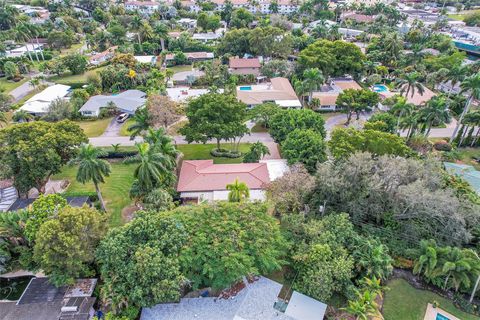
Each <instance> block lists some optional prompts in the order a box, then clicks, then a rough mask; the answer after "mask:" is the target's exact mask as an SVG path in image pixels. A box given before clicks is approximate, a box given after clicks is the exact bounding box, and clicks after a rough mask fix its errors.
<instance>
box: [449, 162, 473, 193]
mask: <svg viewBox="0 0 480 320" xmlns="http://www.w3.org/2000/svg"><path fill="white" fill-rule="evenodd" d="M443 165H444V166H445V170H447V172H448V173H450V174H453V175H456V176H459V177H461V178H462V179H463V180H465V181H466V182H467V183H468V184H469V185H470V186H471V187H472V188H473V190H475V191H476V192H477V193H478V194H479V195H480V171H478V170H476V169H475V168H474V167H473V166H469V165H465V164H459V163H452V162H444V163H443Z"/></svg>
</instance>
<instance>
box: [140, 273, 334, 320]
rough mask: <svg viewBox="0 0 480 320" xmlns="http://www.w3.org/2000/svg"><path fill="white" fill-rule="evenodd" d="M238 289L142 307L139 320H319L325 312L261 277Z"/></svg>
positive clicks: (313, 302)
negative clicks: (227, 293) (227, 294)
mask: <svg viewBox="0 0 480 320" xmlns="http://www.w3.org/2000/svg"><path fill="white" fill-rule="evenodd" d="M236 287H237V286H236ZM238 287H240V288H242V289H241V290H240V291H239V292H238V293H237V294H236V295H235V296H234V297H231V298H228V299H226V298H220V297H199V298H183V299H181V300H180V302H179V303H164V304H158V305H156V306H153V307H151V308H143V309H142V314H141V316H140V320H163V319H168V320H323V318H324V316H325V312H326V310H327V305H326V304H324V303H322V302H320V301H317V300H315V299H312V298H310V297H308V296H306V295H303V294H301V293H299V292H297V291H293V293H292V295H291V296H290V297H285V296H284V293H283V292H287V290H284V291H282V287H283V286H282V285H281V284H280V283H278V282H275V281H273V280H270V279H268V278H265V277H262V276H260V277H255V278H250V279H249V280H244V281H243V283H241V282H240V283H239V285H238ZM281 295H282V296H281Z"/></svg>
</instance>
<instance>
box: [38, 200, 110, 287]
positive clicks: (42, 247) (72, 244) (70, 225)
mask: <svg viewBox="0 0 480 320" xmlns="http://www.w3.org/2000/svg"><path fill="white" fill-rule="evenodd" d="M106 225H107V216H105V215H102V214H101V213H99V212H98V211H96V210H95V209H91V208H86V207H83V208H70V207H65V208H63V209H61V210H60V211H59V212H58V215H57V216H55V217H54V218H52V219H50V220H48V221H46V222H45V223H44V224H42V226H41V227H40V229H39V230H38V234H37V237H36V241H35V247H34V259H35V261H36V262H37V263H38V265H39V266H40V268H41V269H42V270H43V271H44V272H45V274H46V275H48V276H49V279H50V281H51V282H52V283H53V284H54V285H56V286H62V285H65V284H72V283H74V282H75V280H76V279H77V278H79V277H85V276H90V275H91V274H92V272H93V270H92V269H91V264H92V263H93V261H94V257H95V248H96V247H97V245H98V243H99V241H100V239H101V237H102V235H103V233H104V230H105V226H106ZM86 230H87V232H86Z"/></svg>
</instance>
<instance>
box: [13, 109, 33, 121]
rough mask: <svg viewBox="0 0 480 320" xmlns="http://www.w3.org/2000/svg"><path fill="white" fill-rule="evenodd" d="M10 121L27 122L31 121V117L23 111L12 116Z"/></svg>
mask: <svg viewBox="0 0 480 320" xmlns="http://www.w3.org/2000/svg"><path fill="white" fill-rule="evenodd" d="M12 120H13V121H15V122H28V121H30V120H33V116H32V115H31V114H30V113H28V112H26V111H25V110H18V111H17V112H15V113H14V114H13V116H12Z"/></svg>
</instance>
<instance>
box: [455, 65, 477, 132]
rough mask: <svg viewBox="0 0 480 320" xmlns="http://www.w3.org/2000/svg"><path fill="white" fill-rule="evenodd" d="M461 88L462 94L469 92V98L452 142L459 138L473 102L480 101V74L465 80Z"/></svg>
mask: <svg viewBox="0 0 480 320" xmlns="http://www.w3.org/2000/svg"><path fill="white" fill-rule="evenodd" d="M460 87H461V88H462V93H466V92H469V96H468V99H467V102H466V104H465V107H464V108H463V111H462V113H461V114H460V118H459V119H458V121H457V125H456V126H455V130H453V133H452V136H451V138H450V141H453V139H455V137H456V136H457V132H458V128H460V125H461V123H462V121H463V118H464V117H465V115H466V114H467V112H468V110H469V109H470V106H471V104H472V102H473V100H474V99H480V73H477V74H474V75H472V76H470V77H468V78H466V79H465V80H463V81H462V83H461V84H460Z"/></svg>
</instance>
